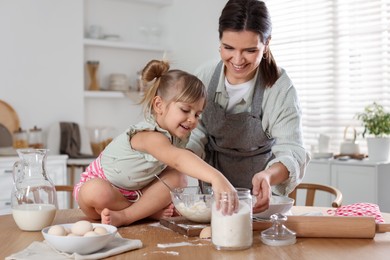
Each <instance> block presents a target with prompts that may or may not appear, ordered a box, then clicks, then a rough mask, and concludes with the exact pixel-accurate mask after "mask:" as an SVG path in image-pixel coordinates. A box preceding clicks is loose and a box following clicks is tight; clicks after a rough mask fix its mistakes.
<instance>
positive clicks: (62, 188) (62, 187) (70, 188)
mask: <svg viewBox="0 0 390 260" xmlns="http://www.w3.org/2000/svg"><path fill="white" fill-rule="evenodd" d="M55 188H56V191H67V192H73V186H71V185H55Z"/></svg>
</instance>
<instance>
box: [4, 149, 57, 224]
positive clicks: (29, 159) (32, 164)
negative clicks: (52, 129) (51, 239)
mask: <svg viewBox="0 0 390 260" xmlns="http://www.w3.org/2000/svg"><path fill="white" fill-rule="evenodd" d="M16 151H17V153H18V155H19V158H20V160H19V161H17V162H15V164H14V166H13V178H14V187H13V191H12V194H11V205H12V215H13V218H14V220H15V222H16V224H17V225H18V227H19V228H20V229H21V230H25V231H39V230H41V229H42V228H44V227H47V226H50V225H51V223H52V222H53V219H54V217H55V214H56V209H57V208H58V204H57V194H56V190H55V187H54V184H53V182H52V181H51V180H50V179H49V177H48V175H47V174H46V165H45V164H46V153H47V151H48V150H47V149H17V150H16Z"/></svg>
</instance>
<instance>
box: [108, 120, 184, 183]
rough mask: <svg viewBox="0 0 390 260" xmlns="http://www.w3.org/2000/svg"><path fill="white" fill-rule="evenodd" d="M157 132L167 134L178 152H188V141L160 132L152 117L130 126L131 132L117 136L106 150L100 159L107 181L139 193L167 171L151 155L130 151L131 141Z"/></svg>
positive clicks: (163, 165) (166, 132)
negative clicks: (143, 132)
mask: <svg viewBox="0 0 390 260" xmlns="http://www.w3.org/2000/svg"><path fill="white" fill-rule="evenodd" d="M141 131H157V132H160V133H162V134H164V135H165V136H166V137H167V138H168V139H169V140H170V141H171V143H172V144H173V145H174V146H176V147H179V148H185V146H186V144H187V142H188V139H186V140H180V139H179V138H177V137H174V136H171V134H170V133H169V132H168V131H166V130H164V129H162V128H160V127H159V126H158V124H157V123H156V121H155V120H154V118H153V117H151V116H149V117H148V118H147V119H146V120H145V121H143V122H140V123H137V124H135V125H131V126H130V128H129V129H127V130H126V131H125V132H123V133H122V134H120V135H119V136H117V137H116V138H115V139H114V140H112V142H111V143H110V144H109V145H108V146H107V147H106V148H105V149H104V151H103V152H102V155H101V165H102V168H103V171H104V174H105V175H106V177H107V179H108V181H110V182H111V183H112V184H113V185H115V186H117V187H119V188H123V189H127V190H139V189H142V188H143V187H145V186H146V185H148V184H149V183H150V182H152V181H153V180H154V179H155V178H156V177H155V176H154V174H157V175H159V174H160V173H161V172H162V171H163V170H164V169H165V168H166V167H167V165H165V164H164V163H162V162H160V161H158V160H157V159H156V158H154V157H153V156H152V155H150V154H148V153H144V152H139V151H136V150H134V149H133V148H132V147H131V144H130V140H131V138H132V137H133V136H134V135H135V134H136V133H138V132H141Z"/></svg>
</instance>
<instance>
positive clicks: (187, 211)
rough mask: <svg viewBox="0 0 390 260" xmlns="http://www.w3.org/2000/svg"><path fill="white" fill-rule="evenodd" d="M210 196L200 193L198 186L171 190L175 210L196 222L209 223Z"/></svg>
mask: <svg viewBox="0 0 390 260" xmlns="http://www.w3.org/2000/svg"><path fill="white" fill-rule="evenodd" d="M208 192H211V189H210V190H209V191H208ZM212 197H213V195H212V194H209V193H207V194H202V193H201V191H200V188H199V187H198V186H188V187H186V188H176V189H174V192H171V198H172V201H173V204H174V205H175V208H176V210H177V211H178V212H179V213H180V214H181V215H182V216H183V217H185V218H186V219H188V220H191V221H193V222H197V223H210V221H211V202H212Z"/></svg>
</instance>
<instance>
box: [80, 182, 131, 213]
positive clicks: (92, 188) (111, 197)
mask: <svg viewBox="0 0 390 260" xmlns="http://www.w3.org/2000/svg"><path fill="white" fill-rule="evenodd" d="M78 204H79V206H80V209H81V210H82V211H83V212H84V214H85V215H86V216H87V217H89V218H91V219H96V220H98V219H100V218H101V212H102V210H103V209H104V208H107V207H109V208H110V209H112V210H122V209H125V208H128V207H130V206H131V204H132V203H131V202H129V201H128V200H127V199H126V198H125V197H123V195H122V194H121V193H120V192H119V191H118V190H117V189H116V188H114V187H113V186H112V185H111V183H109V182H108V181H105V180H103V179H99V178H95V179H91V180H89V181H87V182H86V183H84V184H83V185H82V186H81V188H80V191H79V195H78Z"/></svg>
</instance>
